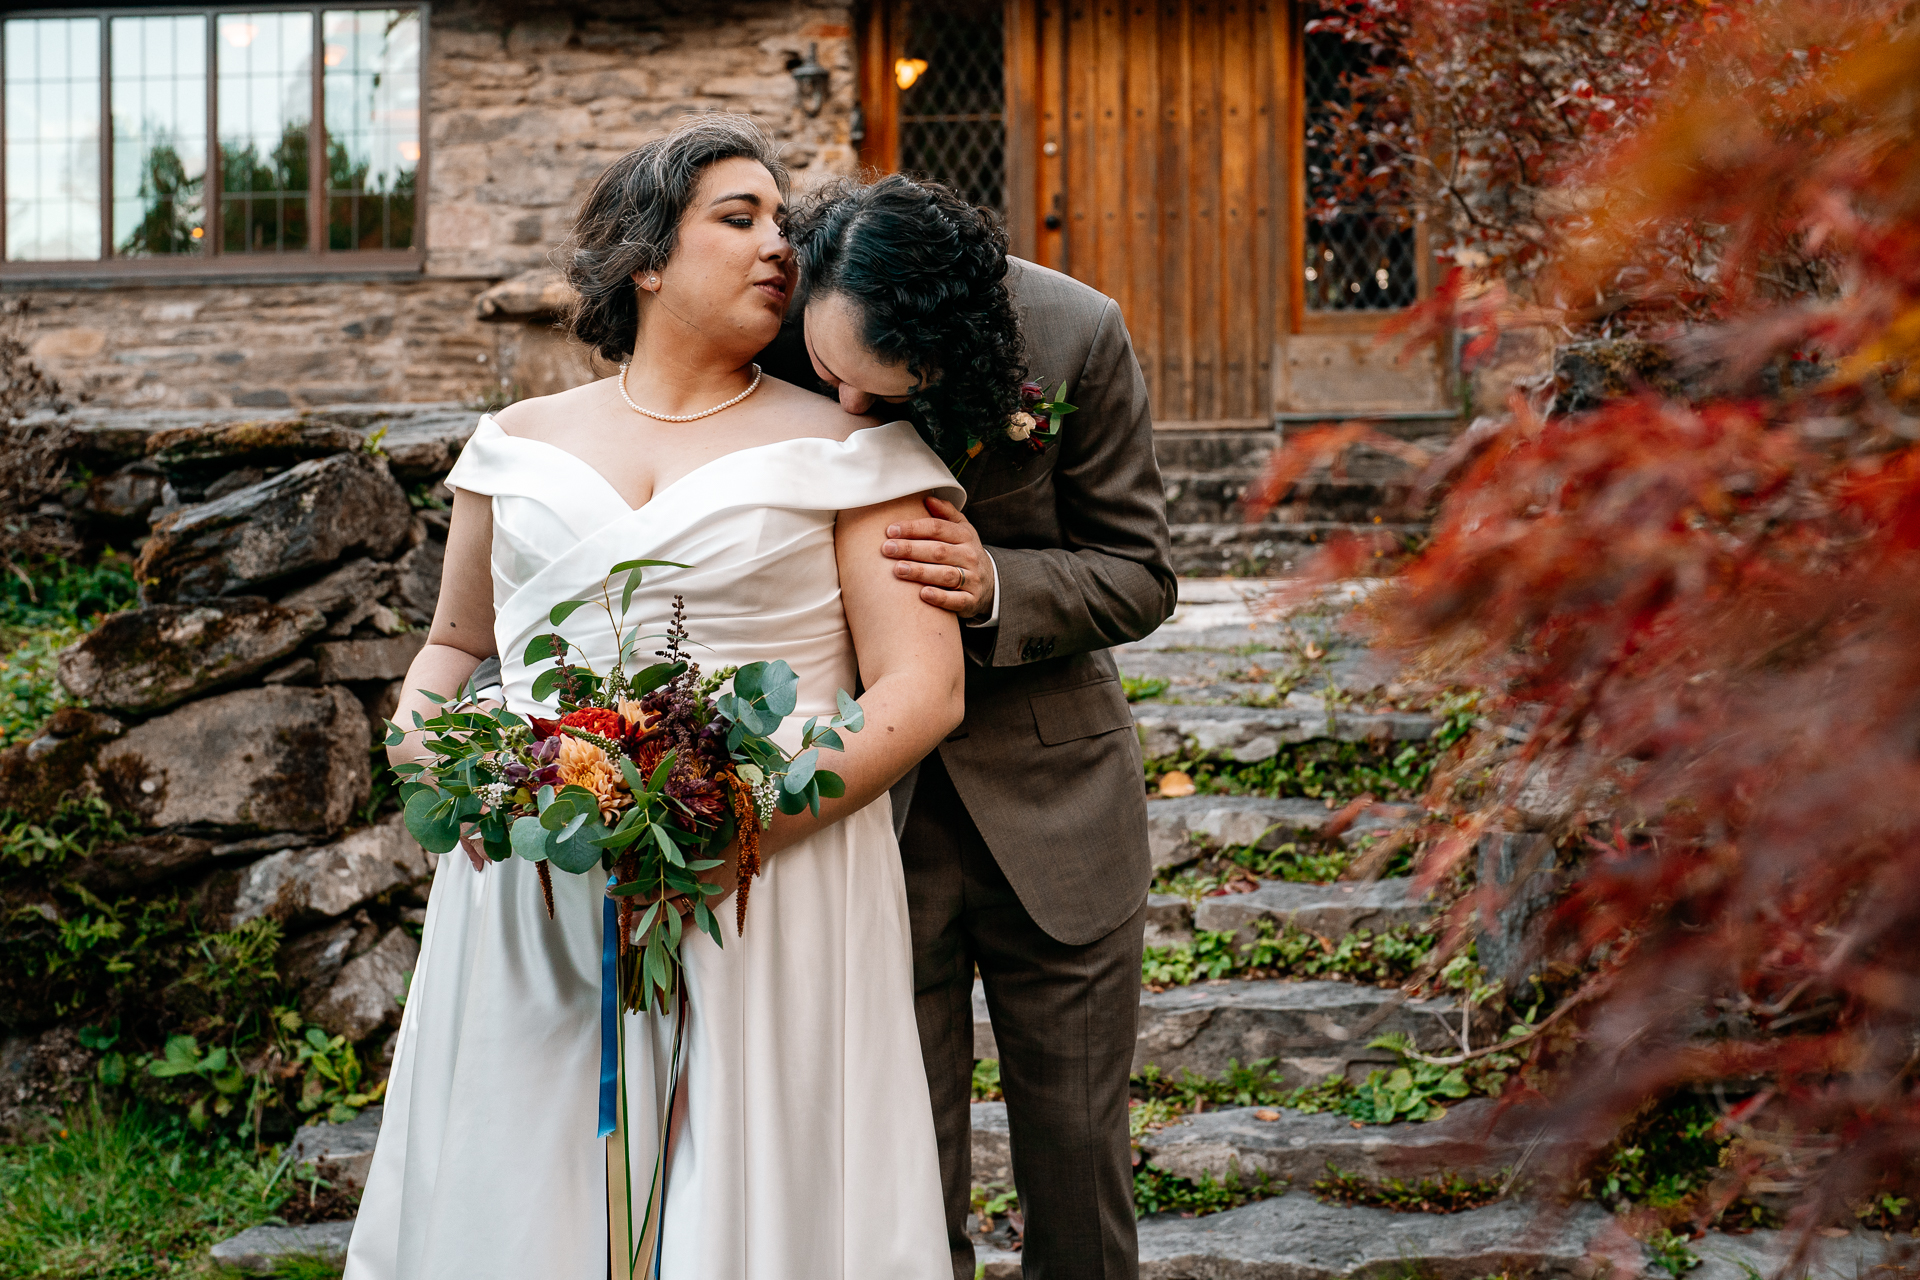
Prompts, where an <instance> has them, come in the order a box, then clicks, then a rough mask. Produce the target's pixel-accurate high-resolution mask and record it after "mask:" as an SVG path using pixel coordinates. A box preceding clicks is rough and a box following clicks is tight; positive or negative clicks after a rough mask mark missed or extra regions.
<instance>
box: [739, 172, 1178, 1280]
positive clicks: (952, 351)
mask: <svg viewBox="0 0 1920 1280" xmlns="http://www.w3.org/2000/svg"><path fill="white" fill-rule="evenodd" d="M788 235H789V238H790V239H791V240H792V243H793V245H794V247H795V249H796V250H797V253H798V257H799V261H800V266H801V272H802V277H801V282H800V290H799V292H798V294H797V295H796V305H795V306H794V308H793V310H792V311H791V312H790V314H789V321H788V329H787V332H785V333H783V336H782V342H781V343H779V344H776V347H775V349H773V350H770V351H769V352H768V353H767V355H766V356H765V357H763V361H762V362H763V363H764V364H766V365H767V368H768V372H770V373H774V374H776V375H777V376H781V377H784V378H787V379H788V380H790V381H794V382H796V383H798V384H799V385H802V386H816V387H818V388H819V389H821V390H823V391H824V392H825V393H826V394H831V395H837V396H838V398H839V399H840V402H841V404H842V406H843V407H844V408H846V409H847V410H848V411H849V412H851V413H867V412H868V411H869V410H873V411H875V412H880V410H878V409H876V408H875V402H876V401H885V402H891V403H894V404H900V405H903V406H907V407H908V408H909V410H910V411H911V412H913V413H914V414H915V415H916V418H917V420H918V421H919V422H920V423H921V425H922V430H923V432H924V433H926V434H927V435H928V437H929V440H930V443H932V444H933V446H934V448H935V451H936V452H938V453H940V455H941V456H942V457H943V458H948V459H949V460H950V461H951V463H952V465H954V466H955V467H956V468H957V469H958V470H959V475H960V479H961V480H962V482H963V484H964V485H965V488H966V491H967V503H966V510H965V514H962V513H961V512H960V511H958V510H955V509H954V508H952V507H950V506H948V505H947V504H945V503H941V502H938V501H937V500H935V501H933V502H931V503H930V504H929V507H930V510H929V515H928V518H927V519H925V520H918V521H913V522H911V523H909V524H908V525H905V526H895V527H893V528H890V529H889V530H888V535H887V536H888V541H887V542H886V543H885V544H884V545H883V546H881V547H879V548H877V549H876V552H877V554H883V555H886V556H888V557H890V558H892V559H894V560H895V561H896V569H895V571H896V572H897V573H899V574H900V575H901V576H902V577H907V578H911V579H913V580H916V581H918V582H920V583H922V584H923V586H922V590H921V596H922V598H923V599H925V600H926V601H927V602H928V603H929V604H933V605H936V606H938V607H940V608H944V609H949V610H952V611H953V612H955V613H957V614H959V615H960V617H961V618H962V620H963V623H965V624H966V625H965V626H964V627H963V630H962V637H963V641H964V644H965V649H966V653H967V661H968V670H967V685H966V701H967V708H966V720H965V722H964V723H963V724H962V725H961V726H960V727H959V729H957V730H955V731H954V732H953V733H952V734H951V735H950V736H949V737H948V738H947V739H946V740H945V741H944V742H942V744H941V745H940V748H939V750H937V751H936V752H935V753H934V754H932V755H930V756H928V757H927V758H926V759H925V760H924V761H923V762H922V763H921V765H920V767H919V769H918V771H917V775H909V776H908V777H907V778H906V779H905V780H904V781H902V783H901V784H900V785H899V786H897V787H896V788H895V790H894V806H895V809H894V812H895V824H896V828H897V830H898V831H899V833H900V837H901V839H900V843H901V857H902V859H903V861H904V863H905V867H906V879H907V897H908V903H909V907H910V910H911V914H912V926H913V947H914V957H913V961H914V985H915V1001H916V1004H915V1011H916V1014H917V1017H918V1021H919V1026H920V1043H921V1050H922V1054H923V1057H924V1060H925V1065H926V1070H927V1079H928V1082H929V1084H930V1085H931V1088H932V1097H933V1107H934V1113H935V1126H936V1130H937V1132H938V1135H939V1142H940V1161H941V1180H942V1184H943V1188H944V1193H945V1196H946V1212H947V1224H948V1238H949V1241H950V1243H951V1245H952V1249H953V1259H954V1276H955V1277H956V1280H971V1277H972V1276H973V1274H974V1250H973V1244H972V1242H971V1241H970V1240H969V1239H968V1237H967V1234H966V1217H967V1211H968V1201H969V1197H970V1192H971V1185H972V1146H971V1137H970V1126H969V1117H970V1111H969V1103H970V1101H971V1094H972V1089H971V1084H972V1067H973V1043H974V1041H973V999H972V992H973V980H974V974H975V970H976V967H977V969H978V973H979V976H980V979H981V982H982V985H983V986H984V988H985V993H986V1002H987V1009H988V1012H989V1014H990V1015H991V1017H992V1020H993V1032H994V1038H995V1041H996V1042H997V1044H998V1046H999V1050H998V1051H999V1055H1000V1079H1001V1087H1002V1089H1003V1090H1004V1092H1005V1094H1006V1100H1007V1119H1008V1124H1009V1127H1010V1136H1011V1142H1012V1149H1013V1176H1014V1183H1015V1186H1016V1188H1017V1190H1018V1191H1019V1195H1020V1205H1021V1209H1022V1211H1023V1214H1024V1217H1025V1236H1024V1251H1023V1262H1022V1271H1023V1273H1024V1274H1025V1275H1026V1276H1028V1277H1046V1278H1047V1280H1081V1278H1083V1277H1084V1278H1086V1280H1093V1278H1095V1277H1100V1278H1102V1280H1120V1278H1125V1280H1132V1278H1133V1277H1135V1276H1137V1275H1138V1271H1139V1263H1138V1246H1137V1241H1136V1237H1135V1231H1134V1218H1133V1175H1132V1155H1131V1150H1130V1147H1129V1142H1128V1137H1127V1103H1128V1093H1127V1080H1128V1076H1129V1074H1130V1070H1131V1066H1132V1061H1133V1051H1134V1039H1135V1033H1136V1024H1137V1021H1138V1016H1139V1000H1140V951H1141V934H1142V928H1143V920H1144V912H1145V907H1146V894H1147V885H1148V882H1149V881H1150V879H1151V869H1150V866H1149V859H1148V852H1147V813H1146V797H1145V787H1144V785H1143V781H1142V773H1141V760H1140V747H1139V742H1138V739H1137V738H1136V736H1135V734H1134V731H1133V717H1132V714H1131V713H1130V711H1129V709H1128V706H1127V699H1126V695H1125V693H1124V692H1123V691H1122V689H1121V685H1120V679H1119V675H1118V673H1117V671H1116V669H1115V666H1114V661H1113V658H1112V656H1111V655H1110V654H1109V653H1108V652H1107V650H1108V649H1109V648H1110V647H1111V646H1113V645H1116V644H1122V643H1125V642H1127V641H1130V640H1136V639H1139V638H1140V637H1142V636H1145V635H1147V634H1148V633H1149V632H1151V631H1153V630H1154V629H1155V628H1156V627H1158V626H1159V625H1160V623H1161V622H1162V621H1164V620H1165V619H1166V617H1167V616H1168V615H1169V614H1170V613H1172V611H1173V607H1174V573H1173V568H1172V564H1171V557H1170V547H1169V541H1170V540H1169V535H1168V531H1167V519H1166V495H1165V490H1164V488H1163V487H1162V484H1161V480H1160V471H1159V467H1158V464H1157V463H1156V461H1155V459H1154V447H1153V422H1152V417H1151V414H1150V412H1149V409H1148V404H1147V389H1146V383H1145V381H1144V379H1143V378H1142V376H1141V373H1140V366H1139V363H1138V361H1137V360H1136V359H1135V357H1134V353H1133V346H1132V343H1131V340H1130V339H1129V338H1128V335H1127V330H1126V325H1125V324H1124V323H1123V321H1122V319H1121V316H1120V309H1119V307H1118V306H1117V305H1116V304H1115V303H1114V302H1113V300H1112V299H1110V298H1108V297H1106V296H1105V295H1103V294H1101V293H1099V292H1098V291H1096V290H1094V289H1091V288H1089V287H1088V286H1086V285H1084V284H1081V283H1079V282H1078V281H1076V280H1073V279H1072V278H1070V277H1068V276H1065V275H1062V274H1060V273H1058V272H1055V271H1050V270H1048V269H1046V268H1044V267H1040V266H1036V265H1035V264H1033V263H1030V262H1023V261H1021V260H1019V259H1016V258H1011V257H1009V256H1008V255H1007V252H1006V240H1005V237H1004V234H1003V233H1002V232H1001V231H1000V230H999V229H998V227H997V225H996V224H995V222H994V220H993V219H992V218H991V217H990V216H988V215H986V214H983V213H981V212H980V211H978V210H976V209H974V208H972V207H970V206H969V205H967V204H966V202H965V201H964V200H962V199H961V198H960V197H958V196H957V195H955V194H954V193H952V192H951V191H948V190H946V189H945V188H943V187H939V186H937V185H935V184H931V183H925V184H923V183H916V182H912V181H910V180H908V179H906V178H902V177H888V178H884V179H881V180H880V181H878V182H876V183H872V184H870V185H863V184H858V183H851V182H848V183H842V184H838V185H836V186H834V187H831V188H829V189H827V190H826V191H824V192H822V193H821V194H819V195H818V196H816V197H815V198H814V199H812V200H811V201H810V202H807V203H806V204H804V205H803V207H802V208H801V209H800V210H799V211H798V212H797V213H796V214H795V216H794V218H793V220H792V222H791V224H790V226H789V228H788ZM1023 354H1024V369H1023V368H1022V363H1023V362H1022V356H1023ZM1023 376H1024V377H1030V378H1031V379H1033V381H1035V382H1039V383H1042V384H1044V387H1045V389H1046V392H1047V393H1049V394H1051V393H1053V392H1055V391H1056V390H1058V392H1059V395H1058V397H1057V398H1058V399H1061V400H1064V401H1065V402H1068V403H1070V404H1071V405H1073V406H1077V407H1076V408H1075V409H1074V410H1073V411H1072V412H1070V413H1066V414H1065V415H1064V417H1063V418H1062V420H1061V424H1060V429H1059V431H1058V434H1057V436H1056V437H1055V438H1054V439H1053V440H1052V442H1051V443H1046V444H1045V445H1044V447H1039V448H1036V447H1034V445H1035V441H1034V439H1033V438H1032V437H1028V438H1027V439H1025V440H1019V439H1014V438H1012V437H1010V436H1009V434H1008V431H1007V427H1008V425H1009V421H1010V419H1011V415H1012V413H1013V412H1015V411H1016V410H1018V409H1019V407H1020V405H1021V401H1020V399H1019V395H1020V392H1019V387H1018V384H1019V383H1020V382H1021V380H1022V378H1023ZM1029 398H1031V397H1029ZM1047 425H1048V424H1047V423H1045V422H1042V424H1041V427H1042V429H1043V431H1044V428H1045V427H1046V426H1047ZM1019 434H1020V427H1019V426H1016V428H1015V431H1014V433H1013V435H1015V436H1017V435H1019ZM976 442H978V443H979V445H980V447H979V448H978V450H977V451H974V452H972V453H971V455H969V450H970V449H971V446H972V445H973V444H974V443H976ZM963 459H964V461H962V460H963Z"/></svg>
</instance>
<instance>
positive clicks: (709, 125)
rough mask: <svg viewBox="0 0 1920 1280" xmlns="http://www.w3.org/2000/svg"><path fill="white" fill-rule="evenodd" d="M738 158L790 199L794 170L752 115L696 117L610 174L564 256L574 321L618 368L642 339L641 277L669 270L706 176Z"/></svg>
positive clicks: (577, 331) (596, 188) (575, 329)
mask: <svg viewBox="0 0 1920 1280" xmlns="http://www.w3.org/2000/svg"><path fill="white" fill-rule="evenodd" d="M736 156H739V157H744V158H745V159H748V160H758V161H759V162H760V163H761V164H763V165H765V166H766V167H767V172H768V173H770V174H772V175H773V181H774V183H775V185H777V186H778V187H779V188H780V194H781V196H782V197H783V198H784V197H785V196H786V194H787V191H788V185H787V168H786V166H785V165H783V164H781V163H780V157H779V156H778V155H777V154H776V153H775V150H774V144H773V141H772V140H771V139H770V138H768V137H767V135H766V134H765V133H764V132H763V131H762V130H761V128H760V126H759V125H757V124H755V123H754V122H753V120H752V119H751V118H749V117H747V116H742V115H729V114H723V113H711V114H705V115H697V116H688V117H687V118H686V119H685V120H682V121H681V122H680V123H679V124H678V125H676V126H674V128H673V129H672V130H671V131H670V132H668V133H667V134H666V135H665V136H663V137H659V138H655V139H654V140H653V141H652V142H649V143H647V144H646V145H644V146H641V147H637V148H635V149H634V150H632V151H629V152H627V154H625V155H624V156H621V157H620V158H619V159H618V160H615V161H614V162H613V163H612V164H610V165H608V166H607V169H606V172H604V173H602V174H601V175H600V179H599V181H597V182H595V183H594V184H593V190H592V191H590V192H589V193H588V194H587V199H586V202H585V203H584V204H582V205H581V206H580V212H579V214H578V215H577V216H575V218H574V220H573V232H572V234H571V235H569V236H568V237H567V243H566V245H565V246H564V247H563V248H562V249H561V257H562V259H563V261H564V263H565V266H564V270H565V272H566V277H567V283H568V284H570V285H572V286H573V290H574V292H575V293H576V294H578V295H579V299H580V300H579V302H578V303H577V304H576V305H575V307H574V309H573V314H572V316H571V317H570V318H569V326H570V328H571V330H572V333H573V336H574V337H576V338H578V339H580V341H582V342H584V343H586V344H587V345H588V346H589V347H592V348H593V349H594V350H595V351H596V352H598V353H599V354H600V355H602V356H604V357H605V358H606V359H607V360H609V361H612V362H613V363H615V364H618V363H619V362H620V361H622V360H625V359H627V358H628V357H629V356H631V355H632V354H633V344H634V339H635V337H636V336H637V335H638V334H639V332H640V301H639V298H638V297H637V296H636V294H635V292H634V291H635V289H636V288H637V287H638V286H636V285H635V284H634V283H633V276H634V273H635V272H638V271H658V270H659V269H660V268H662V267H664V266H666V265H667V259H668V258H670V257H672V256H673V251H674V248H675V246H677V245H678V244H679V242H680V220H681V219H682V218H683V217H685V216H686V212H687V205H688V204H689V203H691V202H692V200H693V193H694V190H695V189H696V188H697V187H698V186H699V185H700V176H701V175H702V174H703V173H705V172H706V171H707V166H709V165H712V164H717V163H719V162H720V161H722V160H731V159H733V158H734V157H736Z"/></svg>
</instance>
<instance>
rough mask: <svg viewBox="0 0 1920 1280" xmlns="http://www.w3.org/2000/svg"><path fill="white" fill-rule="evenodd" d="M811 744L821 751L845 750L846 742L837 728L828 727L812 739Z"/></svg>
mask: <svg viewBox="0 0 1920 1280" xmlns="http://www.w3.org/2000/svg"><path fill="white" fill-rule="evenodd" d="M813 744H814V745H815V746H817V747H819V748H821V749H822V750H823V751H845V750H846V749H847V744H846V742H845V740H844V739H842V738H841V737H840V734H839V732H838V731H837V730H834V729H828V730H825V731H824V732H822V733H821V735H820V736H819V737H817V738H815V739H814V740H813Z"/></svg>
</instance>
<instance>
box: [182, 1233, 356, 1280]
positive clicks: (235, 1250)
mask: <svg viewBox="0 0 1920 1280" xmlns="http://www.w3.org/2000/svg"><path fill="white" fill-rule="evenodd" d="M352 1235H353V1223H352V1222H351V1221H348V1222H315V1223H310V1224H308V1225H306V1226H301V1227H253V1228H251V1229H249V1230H246V1231H242V1232H241V1233H240V1234H239V1235H237V1236H232V1237H230V1238H228V1239H226V1240H222V1241H221V1242H220V1243H219V1244H216V1245H214V1246H213V1249H212V1254H213V1260H214V1261H215V1262H216V1263H219V1264H220V1265H222V1266H226V1267H232V1268H234V1269H236V1270H239V1271H244V1272H246V1273H248V1274H249V1275H256V1276H270V1275H273V1274H275V1273H276V1272H277V1271H278V1270H279V1269H280V1268H281V1266H282V1265H283V1264H285V1263H287V1262H289V1261H291V1260H292V1259H295V1258H314V1259H325V1260H327V1261H329V1262H332V1263H336V1264H338V1263H340V1262H342V1261H344V1260H345V1259H346V1256H347V1240H348V1239H349V1238H350V1237H351V1236H352Z"/></svg>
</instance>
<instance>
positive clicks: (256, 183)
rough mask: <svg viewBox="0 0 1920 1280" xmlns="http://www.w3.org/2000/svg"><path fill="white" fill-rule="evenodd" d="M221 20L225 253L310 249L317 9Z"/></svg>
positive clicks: (222, 242) (222, 226) (222, 17)
mask: <svg viewBox="0 0 1920 1280" xmlns="http://www.w3.org/2000/svg"><path fill="white" fill-rule="evenodd" d="M216 21H217V22H218V24H219V40H218V42H217V43H216V46H215V50H216V53H217V56H218V57H219V60H220V68H219V75H220V83H219V86H218V94H219V102H220V131H219V132H220V248H221V251H222V252H223V253H278V252H284V251H287V250H300V249H305V248H306V247H307V178H308V174H309V172H310V169H309V167H308V163H307V133H308V129H309V128H310V126H311V125H312V123H313V14H312V13H310V12H309V13H223V14H221V15H220V16H219V17H218V18H217V19H216Z"/></svg>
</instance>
